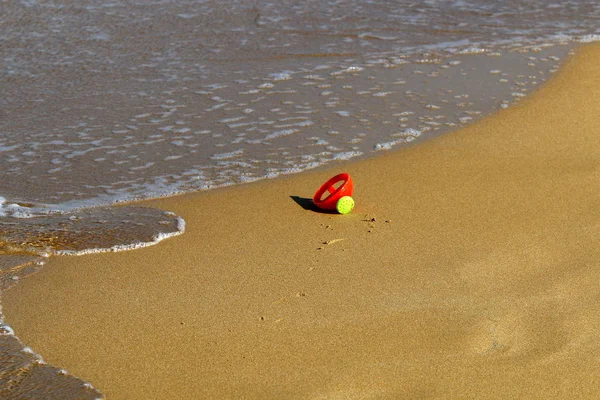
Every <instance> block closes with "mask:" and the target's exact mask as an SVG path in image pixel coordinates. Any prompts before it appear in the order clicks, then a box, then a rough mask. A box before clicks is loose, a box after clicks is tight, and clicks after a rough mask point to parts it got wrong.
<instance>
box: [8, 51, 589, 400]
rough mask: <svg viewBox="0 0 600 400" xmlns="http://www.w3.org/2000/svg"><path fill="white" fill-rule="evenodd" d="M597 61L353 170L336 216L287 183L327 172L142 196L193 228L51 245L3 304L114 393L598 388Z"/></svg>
mask: <svg viewBox="0 0 600 400" xmlns="http://www.w3.org/2000/svg"><path fill="white" fill-rule="evenodd" d="M598 62H600V45H598V44H592V45H587V46H582V47H580V48H579V49H578V50H577V52H576V55H575V56H574V57H571V58H570V59H569V60H568V61H567V62H566V63H565V64H564V65H563V66H562V68H561V70H560V71H559V72H558V73H556V74H555V75H554V76H553V77H552V78H551V79H550V80H549V81H548V82H546V83H545V84H544V85H543V86H542V87H541V88H539V89H537V90H536V91H535V92H534V93H532V94H531V95H530V96H528V97H527V98H525V99H524V100H523V101H521V102H520V103H519V104H516V105H514V106H512V107H510V108H509V109H507V110H503V111H500V112H498V113H496V114H494V115H491V116H487V117H485V118H484V119H482V120H480V121H478V122H476V123H474V124H472V125H469V126H467V127H465V128H462V129H460V130H458V131H456V132H454V133H452V134H449V135H444V136H440V137H437V138H434V139H432V140H429V141H424V142H422V143H420V144H418V145H417V146H410V148H409V149H399V150H397V151H392V152H389V153H385V154H382V155H380V156H377V157H374V158H370V159H366V160H361V161H357V162H351V163H349V164H345V168H344V169H345V170H346V171H347V172H348V173H350V175H351V176H352V178H353V180H354V182H355V195H354V196H353V197H354V198H355V200H356V202H357V207H356V209H355V210H354V212H353V213H352V214H349V215H346V216H338V215H328V214H320V213H314V212H312V211H309V210H305V209H303V208H302V207H300V206H299V205H298V204H297V203H296V202H295V201H294V200H293V199H292V198H291V196H299V197H301V198H310V197H311V196H312V193H313V192H314V190H315V189H316V188H317V187H318V186H319V185H320V184H321V183H322V182H323V181H325V180H326V179H327V178H328V177H329V176H331V175H333V174H335V173H337V172H339V171H340V168H339V167H337V166H334V167H328V168H325V169H319V170H317V171H308V172H303V173H302V174H299V175H290V176H285V177H280V178H278V179H277V180H272V181H260V182H254V183H250V184H248V185H243V186H242V187H226V188H221V189H215V190H213V191H210V192H200V193H191V194H184V195H181V196H175V197H171V198H165V199H157V200H149V201H144V202H142V203H138V204H143V205H148V206H151V207H157V208H161V209H163V210H168V211H173V212H175V213H177V214H178V215H180V216H181V217H183V218H184V219H185V220H186V222H187V232H186V234H184V235H180V236H177V237H174V238H171V239H169V240H167V241H164V242H162V243H160V244H159V245H157V246H153V247H148V248H144V249H139V250H136V251H131V252H123V253H115V254H112V253H103V254H92V255H86V256H83V257H64V256H62V257H52V258H51V259H50V260H48V263H47V265H46V266H45V267H44V268H43V269H42V270H41V271H39V272H37V273H36V274H34V275H33V276H30V277H28V278H27V279H26V280H24V281H23V282H21V283H20V284H19V285H17V286H15V287H13V288H11V290H10V291H8V292H7V293H6V294H4V295H3V299H2V305H3V308H4V312H5V319H6V321H7V322H8V323H9V324H10V325H11V326H12V327H13V328H14V329H15V331H16V334H17V336H18V337H19V338H20V339H21V340H22V341H23V342H24V343H25V344H26V345H28V346H31V347H32V348H33V349H34V350H35V351H36V352H39V353H40V354H41V355H42V356H43V357H44V359H46V360H47V361H48V362H49V363H50V364H52V365H56V366H60V367H63V368H66V369H67V370H68V371H69V372H70V373H73V374H74V375H76V376H79V377H81V378H83V379H85V380H89V381H90V382H92V384H93V385H94V386H95V387H97V388H98V389H99V390H101V391H102V392H103V393H105V394H106V395H107V397H108V398H110V399H135V398H149V397H152V396H158V397H159V398H160V397H161V396H162V397H163V398H164V396H167V395H168V396H177V397H178V398H209V397H215V396H217V397H221V398H228V397H239V396H241V395H245V396H246V397H248V398H264V397H277V398H315V399H318V398H365V397H369V396H370V397H375V398H387V397H389V398H394V397H397V396H404V397H416V398H423V397H435V396H445V395H447V394H448V393H451V394H453V395H455V396H456V397H461V395H467V394H469V395H473V396H476V397H477V396H478V397H489V396H492V395H498V394H499V393H502V394H503V395H504V396H505V397H510V396H517V397H533V396H537V395H542V394H544V395H548V396H550V395H551V394H554V395H556V394H557V393H563V394H566V393H569V395H571V396H572V397H573V398H578V397H579V398H593V395H594V394H596V395H597V394H598V393H597V392H594V387H593V386H592V385H589V386H586V385H582V384H581V382H585V381H589V382H590V383H592V378H593V375H592V372H590V371H592V370H593V369H594V368H593V367H595V366H596V365H597V364H598V361H597V360H595V359H594V357H592V356H591V354H594V353H595V351H596V350H598V346H597V345H596V344H595V343H594V332H595V327H597V326H599V325H600V314H599V313H597V312H596V308H595V307H596V306H595V304H597V299H596V297H597V295H595V294H594V293H595V292H594V289H593V285H592V284H591V282H594V281H595V280H596V278H597V277H598V274H599V273H598V272H597V270H598V268H597V264H598V261H597V260H598V250H597V249H595V248H594V245H593V243H595V238H596V237H597V233H598V226H600V222H599V219H598V215H597V212H596V211H595V210H597V206H598V205H599V202H600V201H599V199H598V196H597V194H596V192H597V191H596V190H595V188H597V184H598V183H599V179H600V177H599V176H598V174H597V170H598V165H599V163H600V161H599V159H598V155H597V154H600V153H599V152H598V150H600V149H599V147H600V144H599V141H598V139H597V137H598V134H597V133H596V132H597V128H596V127H597V126H599V123H600V118H599V117H598V115H600V113H598V112H597V110H598V108H599V107H600V99H599V98H598V96H597V95H594V90H593V89H592V88H600V73H598V72H597V71H595V68H594V65H597V63H598ZM594 96H595V97H594ZM575 129H576V130H577V133H574V130H575ZM336 239H343V240H341V241H335V240H336ZM328 242H329V243H328ZM149 374H152V375H151V376H150V375H149ZM509 383H510V384H509ZM586 390H587V391H588V392H586Z"/></svg>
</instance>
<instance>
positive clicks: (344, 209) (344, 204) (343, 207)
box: [335, 196, 354, 214]
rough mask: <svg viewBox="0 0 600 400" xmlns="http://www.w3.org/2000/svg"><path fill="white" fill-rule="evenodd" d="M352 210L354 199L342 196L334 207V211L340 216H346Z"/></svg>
mask: <svg viewBox="0 0 600 400" xmlns="http://www.w3.org/2000/svg"><path fill="white" fill-rule="evenodd" d="M353 208H354V199H353V198H352V197H350V196H344V197H342V198H340V199H339V200H338V201H337V203H336V205H335V209H336V210H337V212H339V213H340V214H348V213H349V212H350V211H352V209H353Z"/></svg>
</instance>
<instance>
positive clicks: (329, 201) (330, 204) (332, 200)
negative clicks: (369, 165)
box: [313, 172, 352, 210]
mask: <svg viewBox="0 0 600 400" xmlns="http://www.w3.org/2000/svg"><path fill="white" fill-rule="evenodd" d="M340 182H341V184H340ZM325 192H327V193H328V194H327V195H325ZM344 196H352V179H350V175H348V174H347V173H345V172H344V173H341V174H339V175H336V176H334V177H333V178H331V179H329V180H328V181H327V182H325V183H324V184H323V185H321V187H320V188H319V190H317V191H316V193H315V195H314V196H313V203H315V205H316V206H317V207H319V208H320V209H322V210H335V205H336V204H337V201H338V200H339V199H341V198H342V197H344Z"/></svg>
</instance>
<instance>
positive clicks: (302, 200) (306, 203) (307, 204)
mask: <svg viewBox="0 0 600 400" xmlns="http://www.w3.org/2000/svg"><path fill="white" fill-rule="evenodd" d="M290 198H291V199H292V200H294V201H295V202H296V204H298V205H299V206H300V207H302V208H304V209H305V210H307V211H313V212H318V213H321V214H335V213H334V212H333V211H327V210H321V209H320V208H318V207H317V206H315V203H313V201H312V199H309V198H306V197H300V196H290Z"/></svg>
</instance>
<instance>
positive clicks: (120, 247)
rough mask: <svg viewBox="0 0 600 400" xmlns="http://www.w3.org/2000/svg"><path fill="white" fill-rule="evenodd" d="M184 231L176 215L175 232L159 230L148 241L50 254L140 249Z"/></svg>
mask: <svg viewBox="0 0 600 400" xmlns="http://www.w3.org/2000/svg"><path fill="white" fill-rule="evenodd" d="M184 232H185V220H184V219H183V218H181V217H177V231H175V232H159V233H157V234H156V235H154V236H153V237H152V240H151V241H150V242H138V243H131V244H119V245H115V246H112V247H108V248H94V249H85V250H52V251H51V252H52V254H56V255H69V256H82V255H85V254H95V253H110V252H117V251H125V250H135V249H141V248H143V247H150V246H154V245H156V244H158V243H159V242H161V241H163V240H165V239H167V238H170V237H173V236H178V235H181V234H183V233H184Z"/></svg>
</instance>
